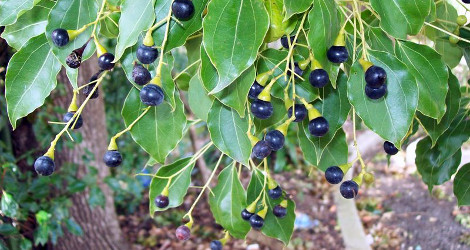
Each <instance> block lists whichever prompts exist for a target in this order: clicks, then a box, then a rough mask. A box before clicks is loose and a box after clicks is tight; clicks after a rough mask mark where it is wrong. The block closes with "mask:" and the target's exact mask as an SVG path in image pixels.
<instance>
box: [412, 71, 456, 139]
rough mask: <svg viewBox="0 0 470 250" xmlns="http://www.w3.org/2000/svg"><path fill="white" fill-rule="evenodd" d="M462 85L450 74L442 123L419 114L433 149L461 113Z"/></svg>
mask: <svg viewBox="0 0 470 250" xmlns="http://www.w3.org/2000/svg"><path fill="white" fill-rule="evenodd" d="M459 87H460V84H459V80H458V79H457V77H455V75H454V74H452V73H450V75H449V91H448V92H447V97H446V106H447V110H446V113H445V114H444V116H443V117H442V119H441V121H440V122H438V121H437V120H436V119H432V118H430V117H427V116H425V115H422V114H421V113H417V118H418V120H419V122H420V124H421V125H422V127H423V128H424V130H425V131H426V133H427V134H428V135H429V137H431V140H432V147H434V145H436V142H437V139H439V137H440V136H441V135H442V134H443V133H444V132H445V131H446V130H447V129H448V128H449V126H450V124H451V123H452V121H453V120H454V118H455V116H456V115H457V113H458V111H459V106H460V95H461V94H460V89H459Z"/></svg>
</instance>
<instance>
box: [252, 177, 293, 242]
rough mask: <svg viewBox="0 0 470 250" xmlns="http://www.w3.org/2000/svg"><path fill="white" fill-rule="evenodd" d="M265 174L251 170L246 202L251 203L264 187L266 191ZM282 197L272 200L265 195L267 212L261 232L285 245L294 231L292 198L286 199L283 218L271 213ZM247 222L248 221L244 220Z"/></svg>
mask: <svg viewBox="0 0 470 250" xmlns="http://www.w3.org/2000/svg"><path fill="white" fill-rule="evenodd" d="M264 180H265V176H264V174H263V172H261V171H259V170H257V169H255V170H254V171H253V172H252V175H251V180H250V184H249V185H248V190H247V201H248V202H247V204H250V203H252V202H253V201H254V200H256V198H257V197H258V195H259V194H260V193H261V191H262V190H263V187H265V192H266V193H267V192H268V186H267V185H264ZM281 201H282V199H281V198H280V199H277V200H272V199H270V198H269V197H268V196H267V197H266V203H267V205H268V213H267V214H266V218H264V226H263V228H262V229H261V232H262V233H263V234H265V235H266V236H269V237H272V238H276V239H278V240H280V241H282V242H283V243H284V244H285V245H288V244H289V241H290V239H291V237H292V233H293V231H294V221H295V203H294V202H293V201H292V200H288V203H287V215H286V216H285V217H284V218H278V217H276V216H274V214H273V212H272V211H273V208H274V207H275V206H276V205H278V204H280V203H281ZM245 223H246V224H248V222H245Z"/></svg>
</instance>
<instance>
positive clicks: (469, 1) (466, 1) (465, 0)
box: [462, 0, 470, 3]
mask: <svg viewBox="0 0 470 250" xmlns="http://www.w3.org/2000/svg"><path fill="white" fill-rule="evenodd" d="M462 2H464V3H470V0H462Z"/></svg>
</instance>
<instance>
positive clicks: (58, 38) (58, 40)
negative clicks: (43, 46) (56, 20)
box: [51, 29, 69, 47]
mask: <svg viewBox="0 0 470 250" xmlns="http://www.w3.org/2000/svg"><path fill="white" fill-rule="evenodd" d="M51 38H52V42H53V43H54V44H55V46H57V47H64V46H65V45H67V43H69V33H67V31H66V30H64V29H55V30H53V31H52V34H51Z"/></svg>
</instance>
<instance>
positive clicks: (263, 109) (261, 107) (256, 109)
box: [251, 100, 274, 120]
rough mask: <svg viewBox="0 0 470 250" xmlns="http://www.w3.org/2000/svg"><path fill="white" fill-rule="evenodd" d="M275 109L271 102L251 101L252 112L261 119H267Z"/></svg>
mask: <svg viewBox="0 0 470 250" xmlns="http://www.w3.org/2000/svg"><path fill="white" fill-rule="evenodd" d="M273 112H274V109H273V105H272V104H271V102H265V101H261V100H255V101H253V102H252V103H251V113H252V114H253V115H254V116H255V117H256V118H259V119H262V120H265V119H268V118H269V117H271V115H273Z"/></svg>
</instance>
